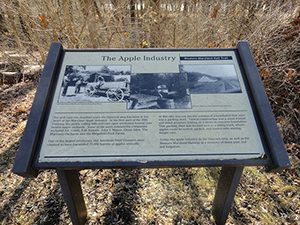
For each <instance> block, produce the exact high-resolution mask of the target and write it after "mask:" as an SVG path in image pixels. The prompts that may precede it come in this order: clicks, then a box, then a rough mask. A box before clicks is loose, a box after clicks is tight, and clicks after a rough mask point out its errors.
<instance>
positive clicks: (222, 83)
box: [179, 64, 242, 94]
mask: <svg viewBox="0 0 300 225" xmlns="http://www.w3.org/2000/svg"><path fill="white" fill-rule="evenodd" d="M179 69H180V72H181V73H186V74H187V76H188V87H189V90H190V93H191V94H215V93H241V92H242V90H241V87H240V83H239V80H238V77H237V74H236V71H235V68H234V65H231V64H230V65H228V64H226V65H179Z"/></svg>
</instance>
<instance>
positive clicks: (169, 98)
mask: <svg viewBox="0 0 300 225" xmlns="http://www.w3.org/2000/svg"><path fill="white" fill-rule="evenodd" d="M127 108H128V109H189V108H191V99H190V95H189V90H188V83H187V74H186V73H150V74H140V73H138V74H131V95H130V101H129V103H128V104H127Z"/></svg>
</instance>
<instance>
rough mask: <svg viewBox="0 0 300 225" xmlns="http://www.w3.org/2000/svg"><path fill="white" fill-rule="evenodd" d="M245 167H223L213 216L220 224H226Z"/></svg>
mask: <svg viewBox="0 0 300 225" xmlns="http://www.w3.org/2000/svg"><path fill="white" fill-rule="evenodd" d="M243 169H244V167H222V171H221V175H220V178H219V183H218V187H217V191H216V195H215V198H214V202H213V210H212V213H213V216H214V218H215V222H216V224H218V225H223V224H225V222H226V220H227V217H228V214H229V211H230V209H231V205H232V202H233V199H234V196H235V192H236V189H237V187H238V184H239V182H240V178H241V176H242V173H243Z"/></svg>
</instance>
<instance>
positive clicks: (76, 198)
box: [56, 169, 87, 225]
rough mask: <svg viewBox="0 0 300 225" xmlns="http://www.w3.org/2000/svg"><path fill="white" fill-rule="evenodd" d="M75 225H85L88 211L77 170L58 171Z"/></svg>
mask: <svg viewBox="0 0 300 225" xmlns="http://www.w3.org/2000/svg"><path fill="white" fill-rule="evenodd" d="M56 173H57V176H58V180H59V183H60V185H61V188H62V191H63V194H64V198H65V201H66V203H67V207H68V210H69V215H70V217H71V220H72V223H73V225H83V224H84V223H85V220H86V216H87V211H86V207H85V203H84V199H83V194H82V190H81V186H80V181H79V177H78V171H77V170H59V169H58V170H56Z"/></svg>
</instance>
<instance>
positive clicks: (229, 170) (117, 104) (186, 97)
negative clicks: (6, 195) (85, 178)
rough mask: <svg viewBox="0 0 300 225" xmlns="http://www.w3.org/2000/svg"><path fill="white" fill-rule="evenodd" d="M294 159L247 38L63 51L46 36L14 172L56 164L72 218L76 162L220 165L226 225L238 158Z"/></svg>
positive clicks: (283, 162)
mask: <svg viewBox="0 0 300 225" xmlns="http://www.w3.org/2000/svg"><path fill="white" fill-rule="evenodd" d="M250 165H264V166H266V167H267V168H268V170H273V171H274V170H280V169H283V168H286V167H289V166H290V165H291V164H290V161H289V158H288V156H287V152H286V150H285V147H284V143H283V141H282V138H281V136H280V133H279V131H278V128H277V125H276V121H275V119H274V116H273V113H272V110H271V107H270V105H269V102H268V99H267V97H266V94H265V91H264V88H263V86H262V83H261V81H260V77H259V74H258V71H257V69H256V66H255V63H254V60H253V58H252V55H251V52H250V49H249V46H248V44H247V42H239V44H238V46H237V48H232V49H161V50H158V49H133V50H131V49H130V50H128V49H127V50H120V49H119V50H111V49H109V50H68V49H63V48H62V46H61V44H60V43H52V45H51V48H50V51H49V54H48V57H47V61H46V64H45V67H44V70H43V74H42V77H41V80H40V84H39V87H38V90H37V93H36V98H35V100H34V102H33V105H32V109H31V113H30V116H29V119H28V122H27V126H26V128H25V131H24V134H23V138H22V142H21V144H20V148H19V151H18V154H17V157H16V161H15V164H14V168H13V172H14V173H17V174H19V175H21V176H29V177H30V176H31V177H34V176H36V175H37V172H38V170H39V169H43V168H54V169H56V170H57V174H58V177H59V180H60V183H61V186H62V189H63V192H64V196H65V199H66V202H67V205H68V208H69V211H70V216H71V219H72V222H73V223H74V224H84V220H85V217H86V207H85V204H84V199H83V195H82V192H81V187H80V181H79V178H78V174H77V170H79V169H85V168H116V167H118V168H122V167H131V168H136V167H176V166H198V167H200V166H222V172H221V175H220V179H219V184H218V188H217V191H216V196H215V199H214V203H213V214H214V217H215V220H216V223H217V224H224V223H225V221H226V219H227V215H228V213H229V210H230V206H231V202H232V201H233V197H234V195H235V191H236V188H237V185H238V183H239V179H240V176H241V174H242V171H243V167H244V166H250Z"/></svg>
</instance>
